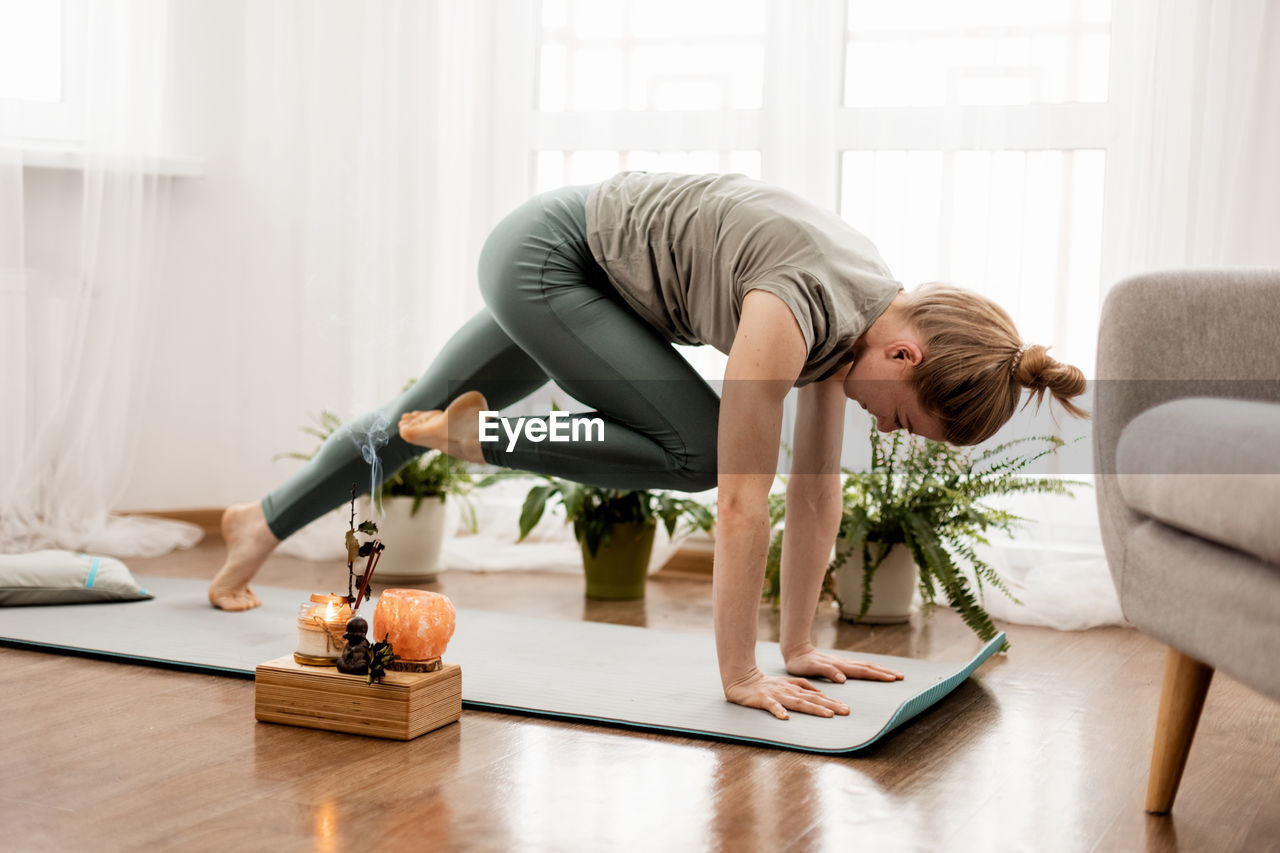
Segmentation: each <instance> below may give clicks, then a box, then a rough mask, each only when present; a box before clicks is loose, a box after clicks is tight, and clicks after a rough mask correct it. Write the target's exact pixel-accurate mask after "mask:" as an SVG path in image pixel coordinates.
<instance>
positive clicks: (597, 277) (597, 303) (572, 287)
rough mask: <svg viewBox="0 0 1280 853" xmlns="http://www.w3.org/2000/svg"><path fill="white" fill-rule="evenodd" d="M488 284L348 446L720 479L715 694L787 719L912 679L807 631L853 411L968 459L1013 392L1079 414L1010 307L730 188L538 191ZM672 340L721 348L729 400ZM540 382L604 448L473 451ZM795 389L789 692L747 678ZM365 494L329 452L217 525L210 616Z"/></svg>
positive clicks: (775, 198) (496, 255)
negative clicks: (907, 274)
mask: <svg viewBox="0 0 1280 853" xmlns="http://www.w3.org/2000/svg"><path fill="white" fill-rule="evenodd" d="M479 279H480V288H481V291H482V293H483V296H484V300H485V304H486V306H487V308H486V309H485V310H483V311H481V312H480V313H479V314H478V315H476V316H475V317H473V318H472V319H471V320H470V321H469V322H467V323H466V324H465V325H464V326H463V327H462V328H461V329H460V330H459V331H458V332H457V333H456V334H455V335H454V336H453V337H452V338H451V339H450V340H449V341H448V343H446V345H445V346H444V348H443V349H442V350H441V352H440V354H439V356H438V357H437V358H436V359H435V361H434V362H433V363H432V364H431V365H430V367H428V368H427V370H426V372H425V373H424V374H423V375H422V377H421V378H420V379H418V381H417V382H416V383H415V384H414V385H413V386H412V387H410V388H409V389H408V390H407V391H405V392H403V393H402V394H401V395H400V396H398V397H397V398H395V399H394V400H391V401H390V402H388V403H387V404H386V405H384V406H382V407H381V408H380V409H377V410H375V411H373V412H370V413H368V414H367V415H365V416H364V417H363V418H361V419H360V420H359V421H357V422H355V423H354V424H352V429H353V431H354V433H355V434H356V435H360V434H362V433H361V430H365V431H368V429H369V426H370V424H373V423H375V422H377V421H378V420H379V419H381V420H383V421H384V422H386V423H398V425H399V435H394V436H392V437H391V438H390V440H389V441H388V443H387V444H386V445H385V446H384V447H382V448H381V449H380V451H379V455H380V457H381V460H382V463H383V470H384V471H385V472H387V474H388V475H389V474H390V473H393V472H395V471H396V470H397V469H398V468H400V467H401V466H402V465H404V464H405V463H406V462H408V461H409V459H411V458H412V457H414V456H416V455H418V454H420V453H422V452H424V451H425V450H426V449H427V448H434V449H437V450H442V451H445V452H447V453H449V454H451V455H453V456H457V457H460V458H462V459H467V460H470V461H472V462H487V463H490V464H494V465H500V466H504V467H509V468H519V469H524V470H527V471H533V472H537V473H544V474H553V475H556V476H560V477H565V478H568V479H572V480H577V481H579V482H583V483H588V484H591V485H596V486H602V487H606V488H617V489H636V488H658V489H679V490H684V491H691V492H695V491H700V490H704V489H708V488H711V487H713V486H717V487H718V492H717V528H716V537H715V558H714V559H715V572H714V574H713V578H714V579H713V584H712V597H713V607H714V622H715V638H716V648H717V654H718V657H719V664H720V676H721V681H722V686H723V688H724V694H725V697H726V698H727V699H729V700H730V701H732V702H736V703H739V704H742V705H746V706H750V707H756V708H763V709H765V710H767V711H769V712H771V713H773V714H774V715H775V716H777V717H781V718H785V717H786V716H787V713H788V711H801V712H804V713H809V714H817V715H820V716H826V717H830V716H832V715H834V714H847V713H848V708H847V707H846V706H844V705H843V704H842V703H840V702H837V701H835V700H833V699H831V698H829V697H827V696H825V695H824V694H823V693H822V692H821V691H820V690H818V688H817V687H815V686H814V685H813V684H811V683H810V682H809V681H807V680H805V678H803V677H802V676H811V677H820V678H827V679H829V680H831V681H836V682H842V681H844V680H845V679H846V678H868V679H877V680H894V679H896V678H900V677H901V676H900V675H899V674H898V673H895V672H893V671H892V670H889V669H887V668H885V667H882V666H878V665H875V664H870V663H862V662H858V661H854V660H851V659H848V658H846V657H844V656H839V655H830V654H826V653H823V652H819V651H818V650H817V649H816V648H815V647H814V645H813V643H812V642H811V638H810V635H811V629H812V624H813V616H814V612H815V606H816V603H817V599H818V595H819V593H820V590H821V587H822V579H823V575H824V573H825V571H826V567H827V561H828V557H829V555H830V552H831V547H832V545H833V543H834V541H835V537H836V533H837V529H838V526H839V522H840V515H841V491H840V473H839V465H840V449H841V443H842V433H843V427H844V411H845V403H846V400H848V399H853V400H855V401H857V402H858V403H859V404H860V405H862V407H863V408H864V409H866V410H867V411H868V412H869V413H870V414H871V416H872V417H874V418H875V420H876V425H877V427H878V428H879V429H881V430H885V431H888V430H896V429H906V430H909V431H911V432H912V433H915V434H917V435H921V436H924V437H926V438H930V439H934V440H937V441H947V442H950V443H952V444H957V445H970V444H976V443H978V442H980V441H982V440H984V439H986V438H988V437H990V436H991V435H992V434H994V433H995V432H996V430H998V429H999V428H1000V427H1001V426H1002V425H1003V424H1004V423H1005V422H1006V421H1007V420H1008V419H1009V418H1010V417H1011V416H1012V415H1013V413H1014V411H1015V410H1016V408H1017V406H1018V403H1019V400H1020V398H1021V395H1022V390H1023V389H1024V388H1026V389H1030V394H1031V395H1032V396H1033V397H1035V398H1036V400H1037V401H1039V400H1041V399H1043V397H1044V394H1045V393H1046V391H1048V392H1050V393H1051V395H1052V396H1053V397H1054V398H1055V399H1057V400H1058V402H1059V403H1060V404H1061V405H1062V406H1063V407H1064V408H1065V409H1066V410H1067V411H1068V412H1070V413H1072V414H1075V415H1083V412H1081V411H1080V410H1079V409H1078V408H1077V407H1076V406H1075V405H1073V404H1072V403H1071V397H1073V396H1075V395H1078V394H1081V393H1083V391H1084V388H1085V381H1084V377H1083V375H1082V374H1081V372H1080V371H1079V370H1078V369H1077V368H1075V367H1072V366H1070V365H1066V364H1062V363H1060V362H1057V361H1055V360H1054V359H1052V358H1050V357H1049V356H1048V355H1047V354H1046V352H1045V348H1044V347H1041V346H1035V345H1027V344H1024V343H1023V342H1022V340H1021V338H1020V337H1019V335H1018V332H1017V329H1016V328H1015V327H1014V324H1013V322H1012V320H1011V319H1010V318H1009V315H1008V314H1007V313H1006V312H1005V311H1003V310H1002V309H1001V308H1000V307H999V306H997V305H996V304H994V303H993V302H991V301H990V300H988V299H986V298H984V297H982V296H979V295H978V294H976V293H973V292H971V291H967V290H963V289H961V288H957V287H952V286H949V285H943V284H928V285H922V286H920V287H918V288H916V289H915V290H913V291H911V292H910V293H907V292H904V291H903V288H902V286H901V284H899V282H897V281H896V280H895V279H894V278H893V277H892V275H891V274H890V272H889V270H888V268H887V267H886V265H885V263H884V261H883V260H882V259H881V258H880V255H879V253H878V252H877V251H876V248H875V247H874V246H873V245H872V244H871V242H870V241H868V240H867V238H866V237H864V236H863V235H861V234H860V233H858V232H857V231H856V230H854V229H853V228H851V227H850V226H849V225H848V224H847V223H845V222H844V221H843V220H842V219H840V218H839V217H838V216H836V215H835V214H833V213H830V212H828V211H825V210H822V209H821V208H819V207H817V206H815V205H812V204H810V203H808V202H806V201H805V200H803V199H802V198H800V197H799V196H796V195H794V194H792V193H789V192H786V191H784V190H781V189H778V188H775V187H772V186H769V185H767V184H763V183H761V182H759V181H755V180H751V179H749V178H746V177H743V176H741V175H718V174H711V175H682V174H671V173H657V174H650V173H645V172H625V173H622V174H619V175H617V176H615V177H613V178H610V179H609V180H606V181H603V182H601V183H598V184H594V185H590V186H575V187H566V188H563V189H559V190H554V191H552V192H548V193H543V194H541V195H539V196H536V197H535V198H533V199H531V200H530V201H528V202H526V203H525V204H524V205H522V206H521V207H519V208H517V209H516V210H515V211H514V212H512V213H511V214H510V215H508V216H507V217H506V218H505V219H504V220H503V221H502V222H501V223H499V224H498V226H497V227H496V228H494V230H493V232H492V234H491V235H490V236H489V238H488V240H487V241H486V243H485V245H484V248H483V250H482V251H481V254H480V262H479ZM673 343H683V344H708V345H711V346H714V347H715V348H716V349H718V350H720V351H722V352H725V353H727V354H728V363H727V366H726V368H725V374H724V380H725V381H724V384H723V388H722V391H721V393H720V394H717V393H716V392H715V391H714V390H713V389H712V388H711V386H710V385H708V384H707V382H706V381H704V380H703V379H702V378H701V377H700V376H699V375H698V373H697V372H696V371H695V370H694V369H693V368H692V367H691V366H690V365H689V363H688V362H687V361H686V360H685V359H684V358H683V357H682V356H681V355H680V354H679V352H678V351H677V350H676V349H675V348H674V347H673V346H672V344H673ZM551 380H554V381H555V382H556V383H557V384H558V385H559V386H560V387H561V388H563V389H564V390H565V391H566V392H567V393H569V394H571V395H572V396H573V397H574V398H575V399H577V400H579V401H581V402H583V403H585V404H586V405H588V406H590V407H591V408H592V409H593V411H589V412H582V413H575V414H574V415H573V417H574V418H599V419H600V421H602V422H603V427H604V428H603V437H601V436H600V434H599V433H598V432H595V431H586V434H585V435H578V437H577V440H572V439H571V440H566V441H554V442H553V441H536V440H532V439H531V438H530V434H529V432H528V430H527V421H528V419H526V429H525V431H524V432H523V433H520V431H519V430H518V429H517V425H516V424H514V423H511V424H503V429H500V430H497V431H496V432H497V434H498V435H499V436H501V440H500V441H496V442H491V441H484V442H482V441H480V426H479V419H480V413H481V412H483V411H496V410H501V409H503V408H504V407H507V406H509V405H511V404H512V403H515V402H516V401H518V400H521V399H523V398H525V397H527V396H528V395H530V394H531V393H532V392H534V391H535V390H536V389H538V388H539V387H540V386H542V385H544V384H545V383H546V382H548V381H551ZM792 387H799V389H800V390H799V393H798V400H797V404H798V405H797V417H796V426H795V431H794V435H793V437H792V446H793V448H794V451H793V456H792V467H791V472H792V476H791V477H790V478H789V479H788V483H787V495H786V500H787V515H786V518H787V522H786V524H787V533H788V535H787V536H786V538H785V540H784V551H783V572H782V613H781V638H780V639H781V648H782V654H783V657H784V659H785V663H786V668H787V671H788V672H789V673H790V674H791V676H792V677H773V676H766V675H764V674H763V673H762V672H761V671H760V669H759V668H758V667H757V665H756V659H755V644H756V613H757V606H758V602H759V599H760V589H761V584H762V579H763V572H764V563H765V557H766V553H767V550H768V547H769V517H768V493H769V489H770V486H771V484H772V483H773V481H774V476H775V472H776V470H777V459H778V451H779V447H780V441H781V430H782V419H783V400H784V398H785V397H786V395H787V393H788V391H789V390H790V389H791V388H792ZM549 419H550V415H549V416H548V417H546V418H542V419H541V420H543V421H548V420H549ZM534 420H538V419H534ZM508 428H510V430H511V433H516V437H515V438H514V439H509V438H508V435H509V434H510V433H509V432H508ZM545 434H546V433H544V435H545ZM353 482H359V483H368V482H369V465H368V463H367V462H366V461H365V460H364V459H363V457H362V456H361V453H360V450H359V449H358V448H357V447H356V443H355V442H353V441H351V440H350V439H349V438H347V437H345V436H336V437H334V438H331V439H330V440H328V441H327V442H326V443H325V444H324V446H323V447H322V448H321V449H320V450H319V452H317V454H316V455H315V456H314V457H313V458H312V459H311V460H310V462H308V463H307V465H306V466H305V467H304V468H302V469H301V470H300V471H299V472H298V473H297V474H295V475H294V476H293V477H291V478H290V479H289V480H288V481H287V482H286V483H284V484H283V485H281V486H280V487H279V488H278V489H276V490H275V491H273V492H271V493H270V494H269V495H267V496H266V497H265V498H263V499H262V500H261V501H259V502H255V503H249V504H239V505H236V506H232V507H230V508H229V509H227V511H226V513H225V514H224V516H223V519H222V530H223V535H224V537H225V539H226V542H227V548H228V554H227V559H226V563H225V564H224V565H223V567H222V569H221V570H220V571H219V572H218V574H217V576H216V577H215V578H214V579H213V583H212V585H211V587H210V589H209V599H210V601H211V602H212V603H213V604H214V605H215V606H217V607H220V608H222V609H224V610H244V609H248V608H251V607H255V606H257V605H258V599H257V597H256V596H255V595H254V593H253V591H252V590H251V589H250V588H249V581H250V580H251V579H252V578H253V576H254V575H255V574H256V573H257V571H258V569H259V568H260V567H261V565H262V563H263V562H264V561H265V560H266V558H267V556H268V555H269V554H270V553H271V551H272V550H273V549H274V548H275V546H276V545H277V544H279V542H280V541H281V540H283V539H285V538H287V537H288V536H290V535H291V534H293V533H294V532H295V531H297V530H298V529H300V528H301V527H302V526H304V525H305V524H306V523H307V522H309V521H311V520H312V519H314V518H317V517H319V516H320V515H323V514H324V513H326V512H328V511H329V510H331V509H333V508H334V507H336V506H339V505H341V504H343V503H344V502H345V501H346V500H347V499H348V498H349V495H350V489H351V484H352V483H353Z"/></svg>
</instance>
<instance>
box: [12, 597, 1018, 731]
mask: <svg viewBox="0 0 1280 853" xmlns="http://www.w3.org/2000/svg"><path fill="white" fill-rule="evenodd" d="M138 582H139V583H140V584H142V585H143V586H144V587H146V589H147V590H148V591H149V592H151V593H153V594H154V595H155V598H154V599H151V600H149V601H132V602H118V603H111V604H73V605H54V606H40V607H2V608H0V642H2V643H5V644H7V645H14V646H20V647H26V648H35V649H40V650H44V651H65V652H81V653H89V654H93V655H97V656H104V657H108V658H116V659H121V660H125V661H131V662H135V663H136V662H145V663H154V664H162V665H166V666H178V667H182V668H185V669H195V670H202V671H211V672H217V673H223V674H228V675H237V676H242V677H245V676H247V677H252V676H253V670H254V667H255V666H257V665H258V664H259V663H262V662H264V661H267V660H271V659H272V658H277V657H280V656H281V655H286V654H289V653H291V652H292V651H293V649H294V646H295V644H296V641H297V636H298V634H297V628H296V621H295V620H296V618H297V612H298V605H299V604H300V603H301V602H302V601H303V600H304V599H305V598H306V596H307V593H305V592H303V591H301V590H290V589H280V588H278V587H267V586H258V585H256V584H255V585H254V591H255V592H257V594H258V597H259V598H260V599H262V607H259V608H256V609H254V610H250V611H247V612H244V613H223V612H222V611H219V610H215V609H214V608H212V607H211V606H210V605H209V602H208V599H207V598H206V591H207V588H208V582H207V581H203V580H190V579H174V578H158V577H146V578H144V577H139V578H138ZM363 606H365V607H367V608H368V609H367V610H366V611H361V612H362V613H368V614H370V615H371V614H372V613H373V602H370V603H369V604H367V605H363ZM1003 642H1004V634H1000V635H999V636H997V637H996V638H995V639H993V640H992V641H991V642H989V643H987V645H986V646H984V647H983V648H982V650H981V651H979V652H978V654H977V655H976V656H974V657H973V658H972V659H971V660H968V661H959V662H945V661H928V660H915V659H912V658H901V657H893V656H889V655H874V654H864V653H862V652H849V651H844V652H842V653H843V654H847V655H850V656H852V657H854V658H856V659H860V660H870V661H877V662H880V663H883V664H885V665H887V666H889V667H891V668H893V669H896V670H897V671H898V672H902V673H904V674H905V675H906V678H905V679H904V680H902V681H896V682H875V681H857V680H850V681H847V682H845V683H844V684H832V683H830V682H827V681H823V680H817V679H816V680H815V683H816V684H817V685H818V686H819V688H820V689H821V690H822V691H823V692H824V693H826V694H827V695H828V696H831V697H834V698H836V699H839V700H840V701H842V702H844V703H845V704H847V705H848V706H849V707H850V713H849V715H848V716H847V717H832V718H822V717H814V716H810V715H808V714H801V713H798V712H794V711H793V712H791V718H790V719H789V720H777V719H775V718H774V717H773V716H772V715H770V714H768V713H766V712H764V711H760V710H757V709H753V708H744V707H741V706H739V705H733V704H730V703H728V702H726V701H725V700H724V694H723V693H722V692H721V689H720V675H719V670H718V669H717V665H716V654H715V643H714V640H713V639H712V637H711V636H709V635H705V636H704V635H691V634H678V633H674V632H671V631H658V630H654V629H651V628H635V627H630V626H624V625H606V624H602V623H598V622H574V621H564V620H554V619H542V618H538V617H532V616H519V615H511V614H506V613H493V612H489V611H483V610H466V609H461V608H459V610H458V628H457V632H456V633H455V634H454V637H453V640H452V642H450V644H449V650H448V652H446V654H445V659H446V660H447V661H448V662H450V663H456V664H461V666H462V701H463V706H464V707H466V708H474V709H480V710H493V711H508V712H514V713H520V714H533V715H537V716H544V717H554V718H558V719H570V720H579V721H585V722H594V723H602V724H607V725H623V726H629V727H635V728H642V729H651V730H655V731H662V732H674V733H680V734H688V735H698V736H707V737H713V738H719V739H722V740H731V741H740V742H744V743H752V744H762V745H769V746H777V747H785V748H788V749H797V750H803V751H808V752H824V753H848V752H854V751H857V750H859V749H864V748H866V747H868V746H870V745H871V744H873V743H875V742H876V741H878V740H880V739H881V738H882V737H884V736H885V735H887V734H888V733H889V732H891V731H893V730H894V729H895V728H897V727H898V726H901V725H902V724H904V723H906V722H907V721H908V720H910V719H911V718H912V717H914V716H916V715H917V714H919V713H920V712H921V711H924V710H925V709H927V708H928V707H930V706H931V705H933V704H934V703H936V702H938V701H940V700H941V699H942V698H943V697H945V696H946V695H947V694H948V693H950V692H951V691H952V690H954V689H955V688H956V687H957V686H959V684H960V683H961V682H962V681H964V679H965V678H967V677H968V676H969V675H970V674H971V673H972V672H973V671H974V670H975V669H977V668H978V666H979V665H981V664H982V662H983V661H985V660H986V659H987V658H989V657H990V656H991V655H992V654H993V653H995V652H996V650H998V649H999V648H1000V646H1001V645H1002V644H1003ZM756 655H757V660H758V661H759V663H760V667H761V669H762V670H763V671H764V672H766V673H770V674H777V675H783V674H785V672H784V670H783V667H782V659H781V657H780V655H779V652H778V644H777V643H765V642H762V643H759V644H758V646H757V649H756Z"/></svg>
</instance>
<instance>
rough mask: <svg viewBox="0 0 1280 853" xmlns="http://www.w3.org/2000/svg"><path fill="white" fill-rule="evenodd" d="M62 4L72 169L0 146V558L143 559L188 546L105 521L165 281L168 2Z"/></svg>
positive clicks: (132, 461) (171, 531)
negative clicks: (68, 55)
mask: <svg viewBox="0 0 1280 853" xmlns="http://www.w3.org/2000/svg"><path fill="white" fill-rule="evenodd" d="M67 8H68V9H73V11H75V12H78V13H79V15H81V16H82V17H79V18H77V26H78V27H80V28H81V34H82V35H84V36H85V37H84V38H83V39H77V42H79V43H82V44H83V48H82V53H80V54H79V55H78V56H76V57H75V61H74V62H66V63H64V66H65V67H66V68H67V69H68V70H69V71H70V72H71V73H72V74H73V75H74V76H73V77H71V78H70V79H68V80H67V81H65V82H66V85H67V88H68V89H70V90H75V91H78V92H79V93H80V96H79V98H78V99H77V102H76V104H75V106H76V108H77V112H78V121H79V123H80V125H81V127H82V133H81V137H80V139H79V140H78V141H77V143H76V144H75V145H73V146H71V147H70V148H69V149H68V150H69V151H70V153H71V154H72V155H73V157H74V160H73V161H72V162H74V163H76V164H78V165H76V167H74V168H59V169H55V170H45V169H38V168H32V167H31V166H30V165H29V164H28V163H27V157H28V155H27V154H26V151H27V150H28V149H27V148H26V147H25V146H24V145H23V143H21V142H20V141H17V140H13V139H5V140H3V145H2V146H0V147H2V148H4V149H7V150H8V152H9V153H7V154H5V155H4V156H3V157H0V300H2V301H0V340H3V341H4V344H3V347H4V363H3V369H2V370H0V374H2V375H3V379H0V382H2V383H3V385H2V386H0V387H3V393H0V399H3V406H4V414H3V417H2V418H0V423H2V424H3V436H2V439H3V445H2V447H3V451H2V453H3V455H0V485H2V487H3V490H2V491H0V551H5V552H13V551H24V550H33V549H37V548H42V547H62V548H71V549H80V550H86V551H95V552H102V553H108V554H116V555H123V556H128V555H151V554H156V553H162V552H164V551H166V550H169V549H170V548H172V547H175V546H185V545H190V544H191V543H193V542H194V541H196V540H197V539H199V537H200V531H199V529H198V528H195V527H194V526H192V525H184V524H178V523H168V522H162V521H153V520H145V519H138V518H122V517H118V516H113V515H112V514H111V513H110V512H109V511H108V510H109V508H110V507H112V506H113V505H114V504H115V503H116V501H117V500H118V499H119V497H120V495H121V493H122V490H123V488H124V486H125V484H126V483H127V482H128V479H129V477H130V475H131V473H132V470H133V468H134V466H135V465H136V464H137V462H138V460H139V429H138V426H139V413H140V408H139V404H140V401H141V400H142V399H143V398H144V396H145V395H146V393H147V392H148V388H149V383H148V366H149V364H150V362H151V359H152V358H153V356H154V352H153V350H152V347H151V342H152V340H153V338H152V331H153V329H154V326H155V321H156V295H155V294H156V292H157V290H158V289H159V288H161V287H162V286H164V284H165V282H164V279H165V273H164V271H163V270H162V268H161V266H160V263H159V261H160V258H161V249H162V247H163V244H164V240H165V232H166V227H167V225H168V223H169V204H168V203H169V194H170V184H169V181H168V180H167V179H166V178H165V177H164V176H163V175H162V174H161V171H160V165H161V164H160V160H159V155H160V153H161V150H162V136H163V112H164V99H165V82H166V80H167V79H168V78H167V69H168V66H167V58H168V57H167V55H166V51H167V50H168V47H169V45H168V41H167V30H168V18H167V8H168V7H167V4H166V3H165V2H163V0H153V1H152V2H109V0H102V2H93V3H87V4H83V5H80V4H69V5H68V7H67ZM89 36H91V37H89Z"/></svg>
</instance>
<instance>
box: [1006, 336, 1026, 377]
mask: <svg viewBox="0 0 1280 853" xmlns="http://www.w3.org/2000/svg"><path fill="white" fill-rule="evenodd" d="M1029 349H1031V344H1023V345H1022V346H1020V347H1018V351H1017V352H1016V353H1014V355H1013V365H1012V366H1011V367H1010V368H1009V375H1010V376H1014V377H1016V376H1017V375H1018V365H1019V364H1022V354H1023V353H1024V352H1026V351H1027V350H1029Z"/></svg>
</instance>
